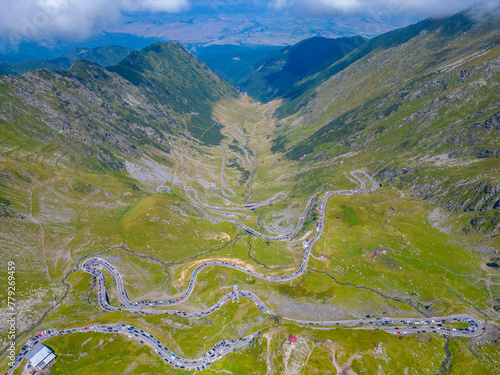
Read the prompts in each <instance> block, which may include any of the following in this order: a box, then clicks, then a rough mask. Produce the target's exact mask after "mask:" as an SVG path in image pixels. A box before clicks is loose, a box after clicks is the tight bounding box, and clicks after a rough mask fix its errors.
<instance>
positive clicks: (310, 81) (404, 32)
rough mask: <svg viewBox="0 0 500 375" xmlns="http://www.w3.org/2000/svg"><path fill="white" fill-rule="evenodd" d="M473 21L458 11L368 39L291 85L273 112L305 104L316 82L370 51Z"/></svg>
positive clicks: (286, 112) (449, 33)
mask: <svg viewBox="0 0 500 375" xmlns="http://www.w3.org/2000/svg"><path fill="white" fill-rule="evenodd" d="M474 23H475V22H474V21H473V20H472V19H471V18H470V17H467V16H466V15H465V14H463V13H460V14H457V15H455V16H453V17H451V18H450V19H448V20H443V19H426V20H424V21H421V22H419V23H417V24H414V25H410V26H407V27H404V28H401V29H396V30H393V31H390V32H388V33H385V34H382V35H380V36H378V37H375V38H373V39H370V40H369V41H367V42H366V43H364V44H362V45H360V46H359V48H356V49H355V50H353V51H352V53H350V54H348V55H347V56H345V57H344V58H342V59H340V60H339V61H336V62H335V63H333V64H332V65H330V66H329V67H328V68H326V69H324V70H322V71H320V72H318V73H317V74H316V75H313V76H311V77H307V78H306V79H304V80H302V81H301V82H298V83H297V84H296V85H294V87H293V88H292V89H290V91H288V92H287V93H286V97H287V98H288V99H289V101H288V102H287V103H285V104H284V105H283V106H282V107H281V108H280V109H279V110H278V111H277V112H276V114H277V115H278V117H281V118H284V117H286V116H289V115H291V114H293V113H295V112H296V111H297V110H298V109H299V108H300V107H301V106H302V105H305V103H307V102H308V101H309V100H311V99H312V98H313V96H314V90H315V89H316V88H317V87H318V86H319V85H321V84H322V83H324V82H325V81H326V80H328V79H329V78H330V77H332V76H333V75H335V74H337V73H339V72H341V71H342V70H344V69H346V68H347V67H349V66H350V65H351V64H353V63H355V62H356V61H358V60H360V59H362V58H363V57H365V56H367V55H368V54H370V53H376V52H377V51H385V50H387V49H390V48H396V47H397V46H400V45H403V44H404V43H407V42H408V41H409V40H410V39H412V38H414V37H416V36H418V35H419V34H420V33H422V32H424V33H432V32H433V31H435V30H437V29H439V30H441V32H442V36H443V37H445V38H446V37H447V36H452V35H453V34H454V33H456V32H460V31H466V30H468V29H470V28H471V27H472V25H473V24H474Z"/></svg>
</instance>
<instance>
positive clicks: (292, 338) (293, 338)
mask: <svg viewBox="0 0 500 375" xmlns="http://www.w3.org/2000/svg"><path fill="white" fill-rule="evenodd" d="M288 340H290V342H297V337H295V336H294V335H292V336H290V337H289V338H288Z"/></svg>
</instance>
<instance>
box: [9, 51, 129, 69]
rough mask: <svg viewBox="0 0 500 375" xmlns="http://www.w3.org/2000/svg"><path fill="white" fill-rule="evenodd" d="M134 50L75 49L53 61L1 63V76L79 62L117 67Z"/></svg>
mask: <svg viewBox="0 0 500 375" xmlns="http://www.w3.org/2000/svg"><path fill="white" fill-rule="evenodd" d="M132 51H133V50H132V49H130V48H126V47H121V46H105V47H96V48H93V49H89V48H75V49H72V50H70V51H69V52H67V53H65V54H64V55H62V56H61V57H58V58H56V59H52V60H43V59H40V60H29V61H25V62H20V63H7V62H0V74H14V75H18V74H23V73H26V72H29V71H31V70H35V69H47V70H58V69H68V68H69V67H70V66H71V65H72V64H74V63H75V62H76V61H77V60H80V59H81V60H86V61H90V62H94V63H96V64H99V65H101V66H103V67H106V66H111V65H116V64H118V63H119V62H120V61H121V60H123V59H124V58H125V57H126V56H127V55H128V54H129V53H130V52H132Z"/></svg>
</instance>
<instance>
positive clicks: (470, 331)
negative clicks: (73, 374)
mask: <svg viewBox="0 0 500 375" xmlns="http://www.w3.org/2000/svg"><path fill="white" fill-rule="evenodd" d="M358 175H362V176H364V177H365V178H366V179H368V180H369V181H370V182H371V184H372V187H371V189H366V187H365V183H364V181H363V180H362V179H361V178H360V177H359V176H358ZM351 176H353V177H354V178H355V179H356V180H357V181H358V182H359V183H360V185H359V187H358V188H357V189H354V190H336V191H329V192H327V193H326V194H325V197H324V199H323V201H322V203H321V204H320V205H319V206H318V210H319V220H318V223H317V225H316V229H317V233H316V235H315V236H314V237H313V238H312V239H310V240H306V241H304V245H303V249H304V255H303V259H302V263H301V265H300V267H299V268H298V270H297V271H295V272H293V273H291V274H289V275H285V276H272V275H264V274H262V273H259V272H256V271H253V270H250V269H247V268H245V267H242V266H239V265H237V264H234V263H230V262H221V261H207V262H206V263H203V264H202V265H200V266H198V267H196V268H195V269H194V271H193V273H192V275H191V279H190V282H189V285H188V287H187V290H186V291H185V292H184V294H183V295H181V296H178V297H177V298H172V299H169V300H166V301H139V302H132V301H131V300H130V299H129V298H128V296H127V292H126V290H125V287H124V284H123V280H122V277H121V275H120V273H119V272H118V270H117V269H116V268H115V267H113V266H112V265H111V264H110V263H109V262H107V261H106V260H104V259H101V258H90V259H87V260H85V261H84V262H83V263H82V264H81V270H82V271H84V272H87V273H89V274H91V275H93V276H94V277H95V278H96V279H97V287H98V302H99V305H100V306H101V308H102V309H103V310H105V311H110V312H111V311H119V310H126V311H129V312H131V313H136V314H143V315H160V314H165V315H177V316H181V317H185V318H189V319H199V318H203V317H205V316H208V315H210V314H212V313H214V312H215V311H216V310H218V309H220V308H221V307H222V305H224V304H225V303H226V302H228V301H230V300H232V299H236V300H238V299H239V298H240V297H242V298H248V299H250V300H251V301H252V302H253V303H255V305H256V306H257V307H258V308H259V309H260V310H261V311H262V312H263V313H264V314H268V315H271V316H272V315H276V314H275V313H273V312H272V311H271V310H270V309H269V308H268V307H267V306H266V305H265V303H264V302H263V301H262V300H261V299H260V298H259V297H258V296H257V295H256V294H254V293H253V292H251V291H245V290H233V292H231V293H228V294H226V295H224V296H222V297H221V298H220V299H219V300H218V301H217V302H216V303H215V304H214V305H212V306H210V307H208V308H207V309H204V310H202V311H198V312H185V311H180V310H164V309H161V307H169V306H174V305H176V304H179V303H182V302H185V301H186V300H187V299H188V298H189V296H190V295H191V293H192V292H193V289H194V287H195V285H196V279H197V276H198V275H199V274H200V272H202V271H203V270H204V269H206V268H209V267H227V268H232V269H235V270H238V271H240V272H244V273H246V274H248V275H251V276H253V277H257V278H260V279H263V280H267V281H270V282H287V281H289V280H293V279H295V278H297V277H299V276H301V275H302V274H303V273H304V271H305V270H306V268H307V264H308V262H309V257H310V255H311V249H312V246H313V244H314V243H315V242H316V241H317V240H318V239H319V237H320V236H321V234H322V233H323V227H324V220H325V214H324V213H325V211H326V206H327V203H328V199H329V197H330V196H332V195H333V194H347V195H352V194H360V193H368V192H373V191H375V190H377V189H378V188H379V185H378V184H377V182H376V181H375V180H374V179H373V178H371V176H369V175H368V174H366V173H365V172H362V171H353V172H351ZM316 196H317V194H315V195H313V196H312V197H311V198H310V199H309V200H308V203H307V204H306V207H305V209H304V212H303V214H302V215H301V216H300V217H299V219H298V222H297V226H296V228H295V229H294V230H293V231H292V232H291V233H289V234H287V235H283V236H277V237H271V236H267V235H265V234H261V233H260V232H258V231H256V230H254V229H252V228H249V227H247V226H245V225H244V224H240V223H238V222H236V221H230V222H233V223H234V224H236V225H238V226H240V227H241V228H243V229H245V230H246V231H248V232H250V233H252V234H255V235H258V236H260V237H262V238H266V239H269V240H287V239H290V238H292V237H293V236H295V235H296V234H297V233H298V232H299V230H300V229H301V228H302V226H303V222H304V219H305V217H306V214H307V212H308V211H309V210H310V209H311V206H312V202H313V200H314V198H315V197H316ZM196 197H197V196H196ZM217 209H224V208H223V207H217ZM247 209H248V208H247ZM203 212H204V211H203ZM99 268H103V269H105V270H106V271H107V272H108V273H109V274H110V275H111V276H112V277H113V278H114V279H115V281H116V285H117V294H118V295H117V297H118V300H119V301H120V304H121V306H120V307H114V306H111V305H110V304H109V303H108V301H107V298H106V284H105V276H104V274H103V273H102V272H101V271H100V270H99ZM282 319H285V320H287V321H291V322H294V323H296V324H299V325H305V326H309V327H312V328H317V329H331V328H335V327H340V326H341V327H350V328H352V329H358V330H383V331H386V332H389V333H394V334H409V333H415V332H434V333H441V334H443V335H453V336H463V337H475V336H478V335H480V334H482V332H483V330H484V327H483V323H482V321H481V320H479V319H477V318H476V317H474V316H472V315H469V314H460V315H452V316H447V317H434V318H387V317H384V318H380V317H379V318H370V319H352V320H331V321H327V320H323V321H309V320H301V319H294V318H289V317H282ZM453 322H467V323H468V327H467V328H460V329H457V328H452V326H446V324H448V323H453ZM74 332H100V333H115V334H116V333H118V334H125V335H127V336H128V337H129V338H133V339H137V340H140V342H141V343H143V344H145V345H148V346H150V347H151V348H153V349H154V350H155V352H156V353H157V354H158V355H160V356H161V357H162V358H163V359H164V360H165V361H166V363H169V364H170V365H172V366H175V367H178V368H183V369H184V368H185V369H203V368H205V366H207V365H210V364H211V363H212V362H214V361H216V360H218V359H221V358H222V357H223V356H225V355H227V354H229V353H231V352H234V351H236V350H238V349H239V348H242V347H244V346H247V345H248V344H250V343H251V342H252V341H253V340H254V339H255V337H257V336H258V335H259V334H260V331H258V332H254V333H252V334H250V335H247V336H245V337H242V338H240V339H236V340H225V341H222V342H219V343H218V344H216V345H215V346H214V347H212V348H211V349H210V350H209V351H207V353H205V354H204V355H203V356H202V357H200V358H195V359H187V358H182V357H179V356H177V355H175V353H173V352H172V351H171V350H170V349H168V348H167V347H166V346H165V345H164V344H163V343H162V342H161V341H160V340H158V339H157V338H156V337H154V336H153V335H151V334H150V333H148V332H146V331H143V330H141V329H139V328H137V327H133V326H129V325H124V324H105V325H98V326H91V327H80V328H71V329H65V330H56V329H54V330H48V331H43V332H40V333H37V334H36V335H35V336H34V337H33V338H32V339H30V340H29V341H28V342H27V343H26V345H25V346H23V348H22V349H21V352H20V353H19V354H18V355H17V356H16V359H15V362H14V365H13V367H11V368H10V369H9V370H8V371H7V373H6V374H8V375H11V374H12V373H13V371H14V369H15V368H17V367H18V366H19V365H20V364H21V362H22V360H23V359H24V357H25V356H26V355H27V354H28V353H29V351H30V350H31V349H32V348H34V347H35V346H36V345H37V344H39V343H40V342H43V341H45V340H47V339H49V338H50V337H54V336H59V335H64V334H71V333H74Z"/></svg>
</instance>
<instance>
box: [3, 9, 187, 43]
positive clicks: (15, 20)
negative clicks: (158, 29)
mask: <svg viewBox="0 0 500 375" xmlns="http://www.w3.org/2000/svg"><path fill="white" fill-rule="evenodd" d="M187 8H189V0H0V38H1V39H3V40H4V41H8V42H10V43H11V44H17V43H19V42H21V41H35V42H39V43H44V42H50V41H54V40H83V39H85V38H88V37H89V36H91V35H92V34H94V33H96V32H99V31H101V30H103V29H104V28H105V27H107V26H110V25H113V24H115V23H116V22H118V21H119V20H120V17H121V15H122V14H123V13H124V12H149V13H156V12H179V11H181V10H184V9H187Z"/></svg>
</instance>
